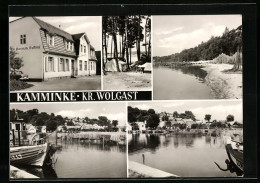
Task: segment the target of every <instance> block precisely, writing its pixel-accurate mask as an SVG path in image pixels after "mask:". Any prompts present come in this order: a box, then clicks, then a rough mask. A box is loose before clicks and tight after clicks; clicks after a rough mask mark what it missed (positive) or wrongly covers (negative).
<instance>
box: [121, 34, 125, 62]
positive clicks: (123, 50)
mask: <svg viewBox="0 0 260 183" xmlns="http://www.w3.org/2000/svg"><path fill="white" fill-rule="evenodd" d="M123 39H124V44H123V46H122V57H123V58H125V45H126V35H125V36H124V38H123Z"/></svg>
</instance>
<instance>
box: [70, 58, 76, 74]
mask: <svg viewBox="0 0 260 183" xmlns="http://www.w3.org/2000/svg"><path fill="white" fill-rule="evenodd" d="M74 76H75V67H74V60H71V77H74Z"/></svg>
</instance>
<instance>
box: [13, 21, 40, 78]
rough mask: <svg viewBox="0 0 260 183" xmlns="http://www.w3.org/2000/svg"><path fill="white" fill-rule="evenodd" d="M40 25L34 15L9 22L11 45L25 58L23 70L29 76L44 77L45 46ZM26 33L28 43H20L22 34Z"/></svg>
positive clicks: (19, 55)
mask: <svg viewBox="0 0 260 183" xmlns="http://www.w3.org/2000/svg"><path fill="white" fill-rule="evenodd" d="M39 28H40V27H39V25H38V24H37V23H36V22H35V21H34V20H33V18H32V17H25V18H22V19H20V20H17V21H14V22H11V23H9V45H10V47H13V48H14V49H15V50H16V51H17V52H18V55H17V56H18V57H21V58H22V59H23V65H24V66H23V67H21V69H20V70H21V71H22V72H23V73H24V74H28V77H29V78H34V79H42V75H43V72H42V71H43V68H42V52H43V46H42V41H41V36H40V30H39ZM23 34H25V35H26V44H21V43H20V36H21V35H23Z"/></svg>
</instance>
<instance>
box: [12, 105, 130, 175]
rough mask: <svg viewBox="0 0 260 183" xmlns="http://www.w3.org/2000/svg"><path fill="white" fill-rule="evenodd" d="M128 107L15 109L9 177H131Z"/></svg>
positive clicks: (15, 107)
mask: <svg viewBox="0 0 260 183" xmlns="http://www.w3.org/2000/svg"><path fill="white" fill-rule="evenodd" d="M126 116H127V115H126V104H125V103H112V102H110V103H71V104H68V103H65V104H64V103H52V104H39V103H37V104H11V105H10V138H9V139H10V179H12V180H15V179H31V178H33V179H38V178H40V179H41V178H42V179H46V178H52V179H54V178H126V177H127V152H126V118H127V117H126Z"/></svg>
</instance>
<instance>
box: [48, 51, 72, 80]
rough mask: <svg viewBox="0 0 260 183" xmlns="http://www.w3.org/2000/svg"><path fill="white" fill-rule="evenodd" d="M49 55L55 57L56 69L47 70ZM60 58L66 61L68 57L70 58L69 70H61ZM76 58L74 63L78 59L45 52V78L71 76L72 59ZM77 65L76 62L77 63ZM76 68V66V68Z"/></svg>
mask: <svg viewBox="0 0 260 183" xmlns="http://www.w3.org/2000/svg"><path fill="white" fill-rule="evenodd" d="M48 57H53V58H54V71H48V70H46V65H47V64H46V61H48ZM60 58H63V59H64V61H65V60H66V59H68V60H69V70H68V71H59V60H60ZM72 60H74V64H75V62H76V59H74V58H71V57H66V56H57V55H52V54H43V63H44V64H43V67H44V80H47V79H50V78H57V77H70V76H71V75H72V73H71V72H72V71H71V63H72V62H71V61H72ZM75 65H76V64H75ZM75 70H76V68H75Z"/></svg>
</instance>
